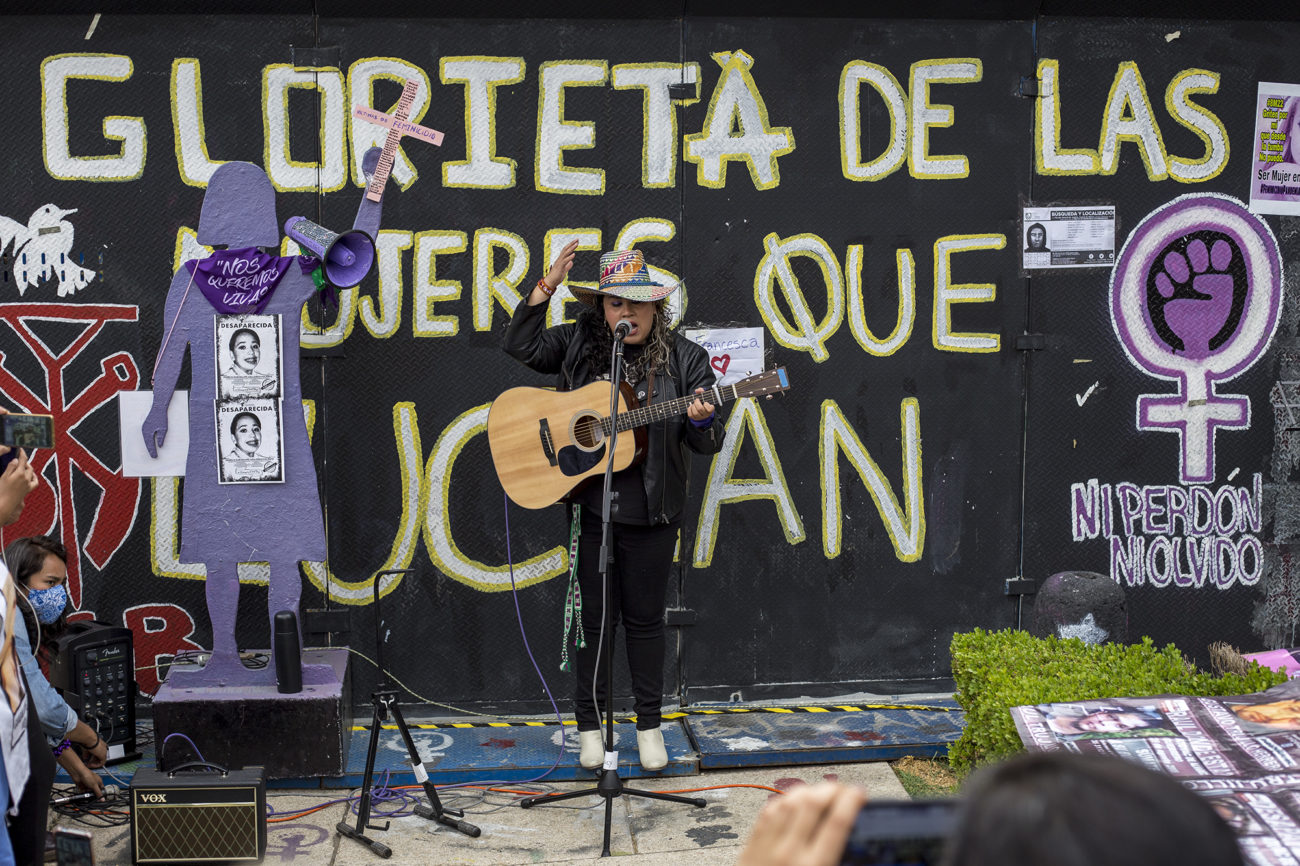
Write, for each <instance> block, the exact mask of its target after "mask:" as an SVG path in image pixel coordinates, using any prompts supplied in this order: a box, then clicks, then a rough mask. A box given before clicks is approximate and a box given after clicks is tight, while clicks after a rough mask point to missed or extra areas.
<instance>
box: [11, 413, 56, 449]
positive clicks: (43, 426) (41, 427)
mask: <svg viewBox="0 0 1300 866" xmlns="http://www.w3.org/2000/svg"><path fill="white" fill-rule="evenodd" d="M0 445H8V446H9V447H11V448H23V449H26V450H27V451H29V452H30V451H33V450H35V449H37V448H53V447H54V418H53V416H51V415H27V414H24V413H22V412H5V413H4V414H3V415H0Z"/></svg>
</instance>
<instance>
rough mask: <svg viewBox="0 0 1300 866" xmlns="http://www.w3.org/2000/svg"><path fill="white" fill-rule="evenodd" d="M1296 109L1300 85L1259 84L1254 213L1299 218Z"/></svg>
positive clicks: (1254, 140)
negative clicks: (1292, 215)
mask: <svg viewBox="0 0 1300 866" xmlns="http://www.w3.org/2000/svg"><path fill="white" fill-rule="evenodd" d="M1297 105H1300V84H1277V83H1274V82H1269V81H1261V82H1260V83H1259V90H1258V92H1257V93H1256V95H1255V137H1254V138H1252V139H1251V143H1252V146H1251V167H1252V170H1253V172H1254V173H1253V174H1252V176H1251V178H1250V209H1251V210H1252V211H1254V212H1255V213H1271V214H1300V142H1297V141H1296V135H1295V124H1296V108H1297Z"/></svg>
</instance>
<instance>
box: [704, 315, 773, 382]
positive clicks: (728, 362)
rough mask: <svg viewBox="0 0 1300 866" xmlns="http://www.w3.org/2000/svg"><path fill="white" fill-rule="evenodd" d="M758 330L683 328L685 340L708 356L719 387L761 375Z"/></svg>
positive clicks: (760, 329) (760, 341) (761, 363)
mask: <svg viewBox="0 0 1300 866" xmlns="http://www.w3.org/2000/svg"><path fill="white" fill-rule="evenodd" d="M763 336H764V332H763V329H762V328H687V329H686V339H688V340H690V341H691V342H693V343H698V344H699V345H701V346H703V347H704V351H706V352H708V353H709V366H710V367H712V368H713V373H714V375H715V376H717V377H718V384H719V385H731V384H734V383H736V382H739V381H740V380H741V379H744V378H746V377H747V376H752V375H754V374H755V373H761V372H763Z"/></svg>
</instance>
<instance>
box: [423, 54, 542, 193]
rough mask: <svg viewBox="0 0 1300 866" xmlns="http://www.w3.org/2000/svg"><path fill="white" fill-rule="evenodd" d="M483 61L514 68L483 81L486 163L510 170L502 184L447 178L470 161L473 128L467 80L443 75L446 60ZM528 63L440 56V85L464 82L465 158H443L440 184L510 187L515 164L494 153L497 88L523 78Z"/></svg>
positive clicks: (515, 58)
mask: <svg viewBox="0 0 1300 866" xmlns="http://www.w3.org/2000/svg"><path fill="white" fill-rule="evenodd" d="M477 61H485V62H488V63H500V64H502V65H503V66H504V65H505V64H508V63H513V64H514V65H515V67H516V69H517V72H516V74H515V75H509V76H506V77H504V78H490V79H487V80H486V81H484V84H485V85H486V86H487V116H488V162H489V163H492V164H493V165H504V166H506V167H507V168H508V169H510V181H509V182H508V183H506V184H480V183H457V182H455V181H453V180H452V179H451V176H450V175H451V171H450V169H451V168H452V167H453V166H455V167H460V166H466V167H468V166H470V165H472V164H473V162H474V161H473V160H472V159H471V158H470V153H469V151H470V147H471V146H472V145H471V142H473V140H474V136H473V135H472V134H471V132H470V130H471V129H473V128H474V121H473V116H472V112H473V102H472V99H471V88H470V84H471V79H469V78H462V77H460V76H458V75H452V76H448V75H447V64H448V63H473V62H477ZM527 71H528V64H527V63H526V62H525V61H524V58H522V57H491V56H487V55H474V54H463V55H459V56H456V57H444V58H442V60H440V61H439V62H438V79H439V80H440V81H441V82H442V83H443V84H450V83H452V82H457V81H463V82H465V159H461V160H447V161H445V162H443V164H442V185H443V186H445V187H458V188H463V189H511V188H513V187H514V185H515V183H516V182H517V181H516V178H517V176H518V168H519V163H518V162H517V161H516V160H514V159H511V158H509V157H505V156H497V88H498V87H500V86H501V85H503V84H518V83H519V82H521V81H523V80H524V76H525V75H526V74H527Z"/></svg>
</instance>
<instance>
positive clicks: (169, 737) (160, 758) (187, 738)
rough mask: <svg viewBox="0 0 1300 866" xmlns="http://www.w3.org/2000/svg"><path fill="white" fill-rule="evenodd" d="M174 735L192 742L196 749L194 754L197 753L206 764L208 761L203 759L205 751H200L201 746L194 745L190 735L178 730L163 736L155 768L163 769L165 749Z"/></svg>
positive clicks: (191, 745) (155, 758) (155, 760)
mask: <svg viewBox="0 0 1300 866" xmlns="http://www.w3.org/2000/svg"><path fill="white" fill-rule="evenodd" d="M172 737H180V738H181V739H182V740H184V741H185V742H187V743H189V744H190V748H191V749H193V750H194V754H196V755H198V756H199V760H200V761H202V762H203V763H205V764H206V763H207V761H205V760H203V753H202V752H200V751H199V747H198V746H196V745H194V741H193V740H191V739H190V738H189V737H187V736H185V735H184V734H182V733H180V732H179V731H177V732H174V733H171V734H168V735H167V736H165V737H163V741H162V746H161V747H160V748H159V749H158V754H157V755H156V756H155V757H154V768H155V769H158V770H161V769H162V753H163V749H165V748H167V741H168V740H170V739H171V738H172Z"/></svg>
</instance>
